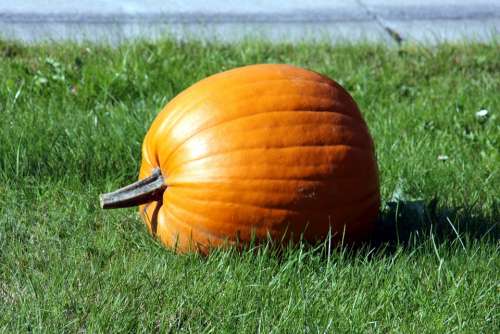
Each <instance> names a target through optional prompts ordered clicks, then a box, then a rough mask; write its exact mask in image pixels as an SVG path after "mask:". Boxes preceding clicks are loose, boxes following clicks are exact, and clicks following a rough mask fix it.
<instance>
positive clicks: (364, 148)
mask: <svg viewBox="0 0 500 334" xmlns="http://www.w3.org/2000/svg"><path fill="white" fill-rule="evenodd" d="M259 130H261V129H259ZM368 136H369V135H368V134H367V137H368ZM193 137H194V136H193ZM334 147H338V148H340V147H349V148H353V149H357V150H362V151H373V144H371V145H370V146H363V145H358V144H354V143H343V144H316V145H314V144H303V145H286V144H284V145H282V146H268V147H244V148H233V149H229V150H221V151H218V152H213V153H212V152H210V153H208V154H205V155H203V156H199V157H196V158H194V159H190V160H185V161H182V162H181V163H178V164H177V165H175V166H173V167H169V168H168V170H169V171H170V172H169V173H170V174H171V173H173V171H175V170H176V169H178V168H180V167H182V166H184V165H186V164H189V163H192V162H196V161H200V160H203V159H207V158H212V157H220V156H224V155H230V154H233V153H238V152H239V153H241V152H245V151H259V150H262V151H268V150H286V149H297V148H334ZM280 165H281V164H280ZM295 165H297V164H295ZM284 166H287V165H284ZM298 166H307V165H300V164H298Z"/></svg>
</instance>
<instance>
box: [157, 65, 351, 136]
mask: <svg viewBox="0 0 500 334" xmlns="http://www.w3.org/2000/svg"><path fill="white" fill-rule="evenodd" d="M215 75H216V74H215ZM209 78H210V77H209ZM209 78H206V79H209ZM226 80H227V79H226ZM289 80H291V79H290V78H279V79H261V80H257V81H252V82H249V83H246V84H241V85H239V86H235V87H233V88H230V89H228V90H225V94H226V95H230V94H231V93H234V92H233V91H234V90H239V89H240V90H241V89H242V88H249V87H251V86H252V85H257V84H259V85H260V84H267V83H269V82H273V83H276V82H278V81H285V82H286V81H289ZM293 80H296V81H300V82H310V83H318V84H322V85H326V86H329V87H330V88H331V89H332V90H333V91H335V90H336V89H339V87H340V86H339V87H336V86H334V85H331V84H329V83H327V82H323V81H319V80H317V81H316V80H309V79H303V78H293ZM191 88H195V87H194V86H191V87H188V88H186V89H185V90H184V91H182V92H181V93H180V94H182V93H183V92H187V90H190V89H191ZM340 88H342V87H340ZM214 96H216V93H213V92H211V91H210V92H206V94H204V95H202V96H198V98H197V99H196V100H194V101H192V102H191V103H189V104H187V105H186V106H184V107H183V108H182V109H179V110H177V111H176V112H175V113H174V115H172V117H174V116H176V115H178V116H177V117H175V119H170V120H168V123H167V124H168V126H167V127H166V128H163V127H162V124H163V122H165V121H167V117H166V116H165V118H164V119H162V122H161V124H159V125H158V126H157V127H158V129H157V131H159V132H165V131H167V132H169V131H170V130H171V129H172V128H174V127H175V126H176V125H177V123H178V122H180V121H181V119H182V118H183V117H184V116H185V115H186V113H188V112H189V111H191V110H192V109H193V108H195V107H196V106H197V105H199V104H200V103H201V102H205V101H212V98H213V97H214ZM325 96H330V95H325ZM177 97H180V96H177ZM187 97H188V95H186V96H184V97H183V98H187ZM253 98H254V97H248V98H247V99H245V100H251V99H253ZM175 99H176V98H174V99H173V100H172V101H174V100H175ZM163 111H165V112H167V107H165V108H164V109H163V110H162V111H161V112H160V113H159V114H158V116H160V114H161V113H162V112H163ZM160 128H161V131H160Z"/></svg>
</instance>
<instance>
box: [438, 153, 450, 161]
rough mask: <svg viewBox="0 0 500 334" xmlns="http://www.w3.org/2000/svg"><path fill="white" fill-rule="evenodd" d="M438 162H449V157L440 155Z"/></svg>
mask: <svg viewBox="0 0 500 334" xmlns="http://www.w3.org/2000/svg"><path fill="white" fill-rule="evenodd" d="M438 160H439V161H446V160H448V156H447V155H444V154H440V155H438Z"/></svg>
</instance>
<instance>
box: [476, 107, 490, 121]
mask: <svg viewBox="0 0 500 334" xmlns="http://www.w3.org/2000/svg"><path fill="white" fill-rule="evenodd" d="M488 114H489V111H488V110H486V109H481V110H479V111H478V112H477V113H476V118H477V119H479V120H484V119H486V118H487V117H488Z"/></svg>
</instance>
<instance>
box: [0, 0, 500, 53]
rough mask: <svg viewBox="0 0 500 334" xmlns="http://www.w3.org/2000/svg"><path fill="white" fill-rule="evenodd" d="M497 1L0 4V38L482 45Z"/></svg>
mask: <svg viewBox="0 0 500 334" xmlns="http://www.w3.org/2000/svg"><path fill="white" fill-rule="evenodd" d="M499 32H500V0H479V1H475V2H471V1H466V0H461V1H460V0H443V1H436V0H434V1H430V0H420V1H417V0H394V1H391V0H340V1H334V0H316V1H309V2H307V1H303V0H302V1H298V0H288V1H265V0H252V1H231V0H225V1H224V0H189V1H181V0H170V1H164V0H163V1H161V0H143V1H141V0H123V1H112V0H110V1H105V0H81V1H78V2H69V1H62V0H46V1H42V0H11V1H8V0H3V1H2V2H1V3H0V37H2V38H8V39H18V40H22V41H26V42H34V41H42V40H65V39H69V40H76V41H81V40H91V41H105V42H110V43H113V44H116V43H120V42H122V41H124V40H127V39H132V38H148V39H156V38H159V37H161V36H164V35H171V36H174V37H175V38H179V39H186V38H197V39H203V40H221V41H235V40H240V39H243V38H246V37H255V36H257V37H261V38H265V39H268V40H271V41H292V42H293V41H301V40H328V41H333V42H336V41H345V40H347V41H359V40H368V41H383V42H387V43H400V42H401V41H415V42H424V43H438V42H442V41H457V40H462V39H468V40H476V41H488V40H491V39H492V38H493V37H495V36H496V37H497V36H498V34H499Z"/></svg>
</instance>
